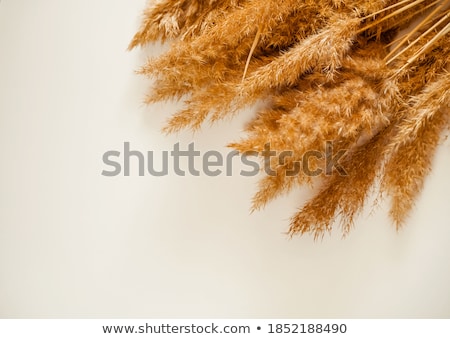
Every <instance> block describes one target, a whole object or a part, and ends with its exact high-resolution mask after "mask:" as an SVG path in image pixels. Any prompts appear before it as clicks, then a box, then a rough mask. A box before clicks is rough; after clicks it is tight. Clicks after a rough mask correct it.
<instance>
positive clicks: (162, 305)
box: [0, 0, 450, 318]
mask: <svg viewBox="0 0 450 339" xmlns="http://www.w3.org/2000/svg"><path fill="white" fill-rule="evenodd" d="M144 4H145V1H144V0H139V1H125V0H121V1H119V0H115V1H112V0H108V1H107V0H96V1H87V0H78V1H60V0H38V1H31V0H3V1H2V2H1V3H0V51H1V52H0V119H1V120H0V138H1V139H0V152H1V166H0V185H1V195H0V316H1V317H270V318H273V317H285V318H286V317H300V318H303V317H337V318H343V317H449V316H450V290H449V286H450V268H449V267H450V266H449V265H450V264H449V263H450V246H449V245H448V244H449V240H450V227H449V226H450V221H449V220H450V209H449V198H448V195H449V192H450V180H449V172H450V157H449V152H450V143H449V142H448V141H446V142H444V143H443V144H442V145H441V147H440V148H439V151H438V154H437V156H436V158H435V163H434V171H433V173H432V175H430V176H429V178H428V179H427V181H426V187H425V190H424V191H423V194H422V195H421V197H420V199H419V201H418V204H417V208H416V210H415V211H414V213H413V215H412V216H411V219H410V220H409V223H408V225H407V227H405V228H404V229H403V230H401V232H399V233H397V232H396V231H395V230H394V228H393V226H392V225H391V223H390V221H389V220H388V218H387V217H386V206H385V205H382V206H381V207H380V208H378V209H376V210H374V211H373V213H372V215H370V214H371V212H372V210H371V208H370V205H371V203H369V206H368V207H369V208H368V209H367V210H366V211H365V213H363V215H362V216H361V217H360V218H359V219H358V221H357V223H356V225H355V228H354V230H353V232H352V233H351V234H350V236H349V237H348V238H346V239H345V240H342V239H341V237H340V233H339V232H336V233H334V234H333V235H332V236H331V237H328V236H327V237H325V239H324V240H323V241H322V242H318V243H314V242H313V241H312V239H311V238H309V237H304V238H294V239H292V240H288V239H287V237H286V236H285V235H284V234H283V232H284V231H286V230H287V226H288V218H289V216H290V215H291V214H292V213H293V212H294V211H295V209H296V208H297V207H298V206H300V204H301V203H302V201H304V199H305V198H306V197H307V196H308V195H309V193H308V192H307V191H296V192H293V193H292V194H290V195H289V196H286V197H283V198H281V199H279V200H277V201H275V202H274V203H272V204H270V205H269V206H268V207H267V208H266V209H265V210H264V211H262V212H257V213H254V214H249V206H250V198H251V195H252V194H253V192H254V190H255V183H256V181H257V178H244V177H241V176H237V175H235V176H232V177H226V176H220V177H216V178H208V177H205V176H204V175H203V176H201V177H199V178H195V177H185V178H182V177H175V176H173V175H171V176H168V177H165V178H155V177H150V176H148V175H147V176H145V177H138V176H137V175H134V176H131V177H129V178H126V177H123V176H120V177H115V178H106V177H103V176H101V175H100V173H101V171H102V170H103V169H104V166H103V165H102V154H103V153H104V152H105V151H107V150H110V149H118V150H120V149H121V147H123V143H124V142H125V141H129V142H131V144H132V146H133V147H134V148H136V149H139V150H142V151H146V150H156V151H158V150H159V151H161V150H164V149H171V148H172V145H173V144H174V143H176V142H178V141H180V142H181V143H182V145H184V147H186V145H187V144H188V143H189V142H191V141H194V140H195V143H196V147H197V148H198V149H200V150H202V151H206V150H210V149H217V150H220V151H223V152H226V151H227V150H226V148H224V147H223V146H224V145H225V144H227V143H228V142H229V141H232V140H236V139H237V138H238V137H239V135H240V133H241V130H242V128H243V125H244V123H245V121H247V120H248V118H249V117H250V116H251V112H245V113H243V114H242V115H240V116H239V117H237V118H236V119H234V120H231V121H226V122H223V123H220V124H218V125H217V126H214V127H212V128H206V129H204V130H203V131H202V132H200V133H198V134H197V135H195V136H193V135H191V134H190V133H188V132H185V133H180V134H179V135H174V136H168V137H166V136H163V135H162V134H161V133H160V128H161V127H162V125H163V122H164V121H165V119H166V118H167V117H168V116H169V114H171V113H173V112H174V111H175V110H176V107H177V105H175V104H158V105H153V106H149V107H146V106H144V105H142V104H141V102H142V99H143V96H144V93H145V91H146V89H147V88H148V86H149V82H148V80H145V79H142V78H140V77H138V76H136V75H135V74H134V73H133V70H135V69H137V68H138V67H139V66H140V65H141V64H142V63H143V61H144V59H145V55H147V54H148V53H154V54H157V53H158V51H159V49H160V48H159V47H158V46H153V47H151V48H150V49H149V50H147V51H145V52H144V51H133V52H131V53H128V52H126V47H127V45H128V42H129V40H130V39H131V37H132V35H133V32H134V31H135V30H136V28H137V26H138V22H139V20H138V19H139V15H140V12H141V10H142V9H143V7H144ZM178 107H179V106H178ZM362 170H363V169H362Z"/></svg>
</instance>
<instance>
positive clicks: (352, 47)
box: [129, 0, 450, 238]
mask: <svg viewBox="0 0 450 339" xmlns="http://www.w3.org/2000/svg"><path fill="white" fill-rule="evenodd" d="M158 40H160V41H166V40H171V41H172V45H171V49H170V50H169V51H168V52H166V53H165V54H163V55H162V56H159V57H156V58H151V59H149V60H148V62H147V63H146V65H144V66H143V67H142V69H141V70H140V73H141V74H144V75H146V76H149V77H152V78H154V81H155V82H154V87H153V89H152V90H151V92H150V93H149V94H148V97H147V99H146V102H148V103H150V102H154V101H160V100H168V99H180V98H183V99H184V100H185V107H184V108H183V109H182V110H181V111H180V112H177V113H176V114H174V115H173V116H172V117H171V118H170V120H169V121H168V124H167V125H166V127H165V128H164V130H165V132H169V133H170V132H175V131H179V130H181V129H185V128H190V129H194V130H196V129H198V128H200V127H201V126H202V124H203V122H205V121H206V120H210V121H213V122H215V121H218V120H220V119H222V118H224V117H225V116H227V115H230V114H234V113H236V112H238V111H239V110H240V109H242V108H244V107H247V106H249V105H253V104H254V103H255V102H256V101H258V100H259V99H266V100H265V102H266V103H267V104H266V106H265V107H264V108H262V109H261V110H260V111H259V112H258V113H257V114H256V116H255V117H254V119H253V120H252V121H251V122H250V123H249V124H248V126H247V128H246V136H244V137H243V138H242V139H241V140H238V141H235V142H233V143H231V144H230V146H231V147H233V148H234V149H236V150H238V151H239V152H242V153H245V152H258V154H260V155H261V154H262V153H263V152H264V150H265V146H266V145H267V144H270V147H271V149H273V150H276V151H277V152H278V153H277V154H279V153H280V152H283V151H286V150H289V151H290V152H291V153H290V155H289V156H288V157H283V159H280V158H279V157H273V158H272V159H271V160H270V163H268V164H267V163H266V164H265V165H270V168H271V169H273V172H274V175H265V176H264V177H263V178H262V179H261V181H260V184H259V190H258V192H257V193H256V194H255V196H254V198H253V209H259V208H261V207H264V206H265V205H266V204H267V203H268V202H270V201H271V200H272V199H274V198H276V197H277V196H279V195H280V194H283V193H285V192H287V191H289V190H290V189H292V188H293V187H296V186H298V185H303V184H306V183H309V182H310V181H311V176H310V175H308V173H305V172H304V171H300V172H296V173H295V175H289V173H291V172H292V169H293V168H294V167H295V165H296V163H298V162H299V161H301V160H302V156H303V155H304V154H305V152H309V151H314V150H323V147H324V145H326V144H327V142H328V143H329V142H332V143H333V147H335V148H336V151H343V152H344V155H343V156H342V159H341V162H340V164H339V165H340V166H341V168H342V169H343V170H332V171H328V170H327V171H322V172H321V173H320V174H318V175H317V176H318V177H319V179H321V182H322V186H321V190H320V191H319V193H318V194H317V195H316V196H315V197H313V198H312V200H310V201H309V202H307V203H306V204H305V205H304V206H303V207H302V208H301V209H299V211H298V212H297V213H296V214H295V215H294V216H293V217H292V219H291V224H290V229H289V233H290V234H291V235H294V234H305V233H310V234H313V235H314V237H316V238H317V237H321V236H323V234H324V233H325V232H327V231H330V230H331V228H332V226H333V224H334V221H335V219H336V217H337V216H340V221H341V227H342V230H343V232H344V233H347V232H348V231H349V230H350V229H351V226H352V224H353V220H354V218H355V216H356V215H357V214H358V213H359V212H360V211H361V209H362V208H363V206H364V203H365V201H366V199H367V197H368V195H369V194H370V193H371V192H372V190H373V189H374V188H375V187H376V183H377V182H378V181H379V182H380V186H379V189H380V194H382V193H386V195H388V196H390V198H391V201H392V204H391V211H390V214H391V217H392V219H393V221H394V222H395V224H396V225H397V227H399V226H401V225H402V223H404V221H405V220H406V218H407V217H408V213H409V212H410V210H411V208H412V207H413V206H414V200H415V198H416V197H417V195H418V194H419V192H420V190H421V188H422V186H423V181H424V178H425V176H426V175H427V174H428V173H429V171H430V164H431V160H432V158H433V154H434V151H435V149H436V147H437V145H438V143H439V140H440V136H441V134H442V131H443V130H444V129H446V128H448V125H449V115H450V114H449V104H450V73H449V71H450V69H449V64H448V56H449V52H450V1H436V0H434V1H433V0H403V1H389V0H377V1H358V0H305V1H294V0H285V1H279V0H266V1H262V0H158V1H152V2H150V3H149V5H148V7H147V9H146V10H145V11H144V16H143V20H142V26H141V28H140V30H139V31H138V32H137V33H136V35H135V36H134V38H133V39H132V42H131V43H130V46H129V47H130V49H131V48H135V47H137V46H143V45H146V44H148V43H151V42H154V41H158ZM261 158H262V159H261V160H262V161H263V160H264V159H263V157H262V156H261ZM281 160H282V161H281ZM316 160H317V161H315V162H314V164H315V165H316V166H324V163H325V160H328V159H316Z"/></svg>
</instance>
